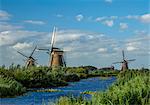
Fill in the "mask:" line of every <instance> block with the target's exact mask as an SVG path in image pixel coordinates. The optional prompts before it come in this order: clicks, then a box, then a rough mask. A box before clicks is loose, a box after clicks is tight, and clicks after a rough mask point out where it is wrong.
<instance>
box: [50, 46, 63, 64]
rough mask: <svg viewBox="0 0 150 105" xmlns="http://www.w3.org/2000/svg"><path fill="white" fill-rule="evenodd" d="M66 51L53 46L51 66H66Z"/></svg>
mask: <svg viewBox="0 0 150 105" xmlns="http://www.w3.org/2000/svg"><path fill="white" fill-rule="evenodd" d="M63 55H64V51H62V50H60V49H59V48H53V51H52V53H51V61H50V66H52V67H58V66H66V65H65V61H64V59H63Z"/></svg>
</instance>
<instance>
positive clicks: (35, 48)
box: [30, 46, 37, 57]
mask: <svg viewBox="0 0 150 105" xmlns="http://www.w3.org/2000/svg"><path fill="white" fill-rule="evenodd" d="M36 48H37V46H35V48H34V49H33V51H32V53H31V54H30V57H31V56H32V55H33V53H34V51H35V50H36Z"/></svg>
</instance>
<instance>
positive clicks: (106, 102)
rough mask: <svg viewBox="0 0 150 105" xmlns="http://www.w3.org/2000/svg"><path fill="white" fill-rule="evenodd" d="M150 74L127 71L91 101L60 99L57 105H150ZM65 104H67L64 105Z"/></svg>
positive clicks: (147, 72)
mask: <svg viewBox="0 0 150 105" xmlns="http://www.w3.org/2000/svg"><path fill="white" fill-rule="evenodd" d="M149 76H150V72H149V71H134V70H132V71H126V72H122V73H120V74H119V76H118V79H117V81H116V82H115V83H114V84H113V85H112V86H111V87H110V88H109V89H108V90H107V91H105V92H97V93H96V94H95V95H93V96H92V99H91V101H87V100H78V99H73V100H72V99H71V98H69V97H64V98H60V100H59V101H58V102H57V103H56V104H57V105H65V104H67V105H150V77H149ZM64 103H65V104H64Z"/></svg>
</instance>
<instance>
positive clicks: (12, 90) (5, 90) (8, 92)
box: [0, 76, 26, 98]
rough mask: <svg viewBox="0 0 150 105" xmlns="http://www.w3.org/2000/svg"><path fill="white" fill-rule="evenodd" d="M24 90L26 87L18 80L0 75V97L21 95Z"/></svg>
mask: <svg viewBox="0 0 150 105" xmlns="http://www.w3.org/2000/svg"><path fill="white" fill-rule="evenodd" d="M24 92H26V88H25V87H23V86H22V85H21V84H20V83H19V82H17V81H16V80H13V79H10V78H8V77H7V78H4V77H2V76H1V77H0V97H1V98H2V97H8V96H14V95H21V94H23V93H24Z"/></svg>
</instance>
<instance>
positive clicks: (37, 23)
mask: <svg viewBox="0 0 150 105" xmlns="http://www.w3.org/2000/svg"><path fill="white" fill-rule="evenodd" d="M24 22H25V23H29V24H35V25H44V24H45V22H43V21H39V20H25V21H24Z"/></svg>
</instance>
